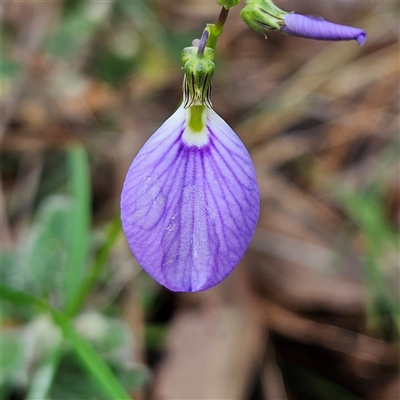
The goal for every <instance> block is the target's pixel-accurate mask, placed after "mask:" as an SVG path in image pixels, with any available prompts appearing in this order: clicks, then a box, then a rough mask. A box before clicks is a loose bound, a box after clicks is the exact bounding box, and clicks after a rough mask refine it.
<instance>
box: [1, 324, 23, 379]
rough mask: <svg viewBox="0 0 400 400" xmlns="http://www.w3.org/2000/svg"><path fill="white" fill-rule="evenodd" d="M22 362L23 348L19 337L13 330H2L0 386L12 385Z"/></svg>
mask: <svg viewBox="0 0 400 400" xmlns="http://www.w3.org/2000/svg"><path fill="white" fill-rule="evenodd" d="M23 362H24V360H23V348H22V344H21V341H20V337H19V335H17V334H16V333H15V332H14V331H13V330H4V329H3V330H2V332H1V340H0V370H1V375H0V384H1V385H4V384H5V383H12V381H13V380H14V379H13V378H14V377H15V375H16V374H17V373H18V371H20V370H21V367H22V365H23Z"/></svg>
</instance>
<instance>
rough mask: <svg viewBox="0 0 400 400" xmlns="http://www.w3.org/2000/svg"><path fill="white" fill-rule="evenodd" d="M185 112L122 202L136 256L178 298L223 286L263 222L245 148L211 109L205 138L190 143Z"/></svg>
mask: <svg viewBox="0 0 400 400" xmlns="http://www.w3.org/2000/svg"><path fill="white" fill-rule="evenodd" d="M186 112H187V111H186V110H185V109H183V107H180V108H179V109H178V110H177V111H176V112H175V113H174V114H173V115H172V117H171V118H170V119H168V120H167V121H166V122H165V123H164V124H163V125H162V126H161V127H160V128H159V129H158V130H157V132H156V133H155V134H154V135H153V136H152V137H151V138H150V139H149V140H148V141H147V142H146V144H145V145H144V146H143V148H142V149H141V150H140V151H139V153H138V155H137V156H136V158H135V159H134V160H133V162H132V165H131V167H130V169H129V171H128V174H127V177H126V180H125V184H124V187H123V191H122V197H121V219H122V225H123V229H124V231H125V235H126V237H127V240H128V243H129V245H130V247H131V249H132V252H133V253H134V255H135V256H136V258H137V260H138V262H139V264H140V265H141V266H142V267H143V268H144V269H145V270H146V271H147V272H148V273H149V274H150V275H151V276H152V277H153V278H154V279H156V280H157V281H158V282H159V283H161V284H162V285H164V286H166V287H167V288H169V289H171V290H174V291H198V290H205V289H208V288H210V287H212V286H214V285H216V284H217V283H219V282H220V281H222V280H223V279H224V278H225V277H226V276H227V275H228V274H229V273H230V272H231V271H232V270H233V268H234V267H235V266H236V265H237V263H238V262H239V261H240V259H241V258H242V257H243V255H244V253H245V251H246V249H247V247H248V245H249V242H250V240H251V237H252V236H253V233H254V230H255V227H256V224H257V219H258V215H259V200H260V199H259V190H258V185H257V180H256V175H255V170H254V166H253V164H252V161H251V158H250V156H249V154H248V152H247V150H246V148H245V147H244V145H243V143H242V142H241V141H240V139H239V138H238V136H237V135H236V134H235V133H234V132H233V131H232V129H231V128H230V127H229V126H228V125H227V124H226V122H225V121H223V120H222V119H221V118H220V117H219V116H218V115H217V114H216V113H215V112H214V111H213V110H210V109H207V111H206V112H207V129H205V132H204V135H203V139H201V140H200V141H199V140H198V139H196V140H195V141H193V143H196V144H193V143H190V140H188V136H187V131H185V127H186V123H185V118H186ZM189 135H190V134H189ZM194 135H200V134H199V133H195V134H194ZM201 135H202V134H201ZM198 137H199V136H198ZM198 137H197V138H198Z"/></svg>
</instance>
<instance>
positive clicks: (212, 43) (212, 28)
mask: <svg viewBox="0 0 400 400" xmlns="http://www.w3.org/2000/svg"><path fill="white" fill-rule="evenodd" d="M228 14H229V10H227V9H226V8H224V7H222V9H221V12H220V14H219V17H218V20H217V22H216V23H215V24H208V25H207V26H206V29H207V30H208V31H209V32H210V36H209V38H208V41H207V47H211V48H212V49H214V50H215V47H216V46H217V40H218V37H219V36H220V35H221V33H222V30H223V29H224V25H225V22H226V19H227V18H228Z"/></svg>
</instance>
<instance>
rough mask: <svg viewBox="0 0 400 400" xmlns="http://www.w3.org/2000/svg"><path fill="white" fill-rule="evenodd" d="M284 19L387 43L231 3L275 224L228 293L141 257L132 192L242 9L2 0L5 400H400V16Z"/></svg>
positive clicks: (242, 105) (238, 117) (0, 381)
mask: <svg viewBox="0 0 400 400" xmlns="http://www.w3.org/2000/svg"><path fill="white" fill-rule="evenodd" d="M277 5H278V6H280V7H281V8H283V9H285V10H288V11H290V10H296V12H298V13H302V14H314V15H321V16H323V17H324V18H326V19H328V20H331V21H334V22H338V23H343V24H348V25H354V26H357V27H359V28H363V29H365V30H366V31H367V33H368V38H367V42H366V44H365V45H364V46H363V47H358V45H357V43H356V42H355V41H353V42H340V43H330V42H319V41H312V40H307V39H301V38H295V37H289V36H285V35H281V34H278V33H271V34H270V35H269V36H268V40H265V39H264V38H263V37H262V36H261V35H259V34H257V33H255V32H253V31H251V30H250V28H248V27H247V26H246V25H245V24H244V22H243V21H242V20H241V19H240V17H239V11H240V9H241V8H242V6H243V5H240V6H239V7H236V8H234V9H232V10H231V12H230V15H229V17H228V21H227V23H226V25H225V30H224V33H223V35H222V36H221V37H220V39H219V43H218V46H217V59H216V73H215V76H214V79H213V97H212V100H213V105H214V109H215V110H216V111H217V112H218V113H219V114H220V115H221V116H222V117H223V118H224V119H225V120H226V121H227V122H228V123H229V124H230V125H231V126H232V128H233V129H234V130H235V131H236V132H237V133H238V135H239V136H240V137H241V139H242V140H243V142H244V143H245V144H246V146H247V147H248V149H249V151H250V153H251V155H252V158H253V160H254V163H255V166H256V170H257V175H258V181H259V185H260V191H261V214H260V220H259V224H258V228H257V231H256V233H255V236H254V239H253V241H252V243H251V245H250V248H249V250H248V252H247V254H246V256H245V257H244V259H243V260H242V262H241V263H240V264H239V266H238V267H237V268H236V269H235V271H234V272H233V273H232V275H231V276H229V277H228V279H226V280H225V281H224V282H223V283H221V284H220V285H218V286H217V287H215V288H213V289H211V290H208V291H206V292H202V293H193V294H177V293H172V292H170V291H168V290H167V289H165V288H163V287H161V286H159V285H158V284H157V283H156V282H154V281H153V280H152V279H151V278H150V277H149V276H148V275H147V274H146V273H144V272H143V271H142V270H141V268H140V266H139V265H138V264H137V262H136V261H135V259H134V257H133V256H132V254H131V253H130V251H129V249H128V246H127V243H126V241H125V238H124V236H123V234H122V232H121V228H120V223H119V196H120V191H121V186H122V183H123V180H124V177H125V174H126V171H127V169H128V167H129V165H130V163H131V161H132V159H133V157H134V156H135V154H136V153H137V152H138V151H139V149H140V147H141V146H142V145H143V143H144V142H145V141H146V140H147V139H148V138H149V136H150V135H151V134H152V133H153V132H154V131H155V130H156V129H157V128H158V127H159V126H160V125H161V124H162V122H163V121H164V120H165V119H166V118H167V117H169V116H170V115H171V114H172V113H173V112H174V110H175V109H176V107H177V105H178V103H179V102H180V100H181V96H182V90H181V85H182V71H181V69H180V67H181V66H180V52H181V50H182V48H183V47H186V46H189V45H190V44H191V42H192V40H193V39H195V38H198V37H199V36H200V35H201V32H202V30H203V28H204V26H205V24H206V23H208V22H215V21H216V19H217V17H218V14H219V9H220V7H219V6H218V5H217V4H216V3H215V2H213V1H211V0H209V1H184V0H170V1H162V0H160V1H151V2H150V1H149V2H147V1H101V2H100V1H81V0H67V1H62V0H60V1H56V2H44V1H43V2H36V1H24V2H19V1H8V2H3V3H2V16H1V39H2V60H1V88H2V90H1V107H2V118H1V135H2V146H1V210H0V211H1V284H2V288H1V289H2V290H1V298H2V306H1V313H2V314H1V341H0V352H1V356H2V357H1V359H2V360H1V361H2V365H1V377H0V395H1V398H3V399H4V400H20V399H31V400H34V399H36V400H43V399H65V400H67V399H68V400H70V399H121V398H125V397H126V394H127V393H129V394H130V395H131V396H134V397H135V398H136V399H144V398H148V399H233V400H236V399H245V400H261V399H266V400H286V399H288V400H294V399H299V400H303V399H304V400H309V399H310V400H331V399H332V400H338V399H343V400H356V399H368V400H369V399H370V400H376V399H379V400H395V399H398V398H400V393H399V386H400V379H399V369H398V360H399V352H398V333H399V225H400V194H399V69H400V68H399V5H398V3H397V2H395V1H387V2H364V1H355V0H348V1H345V0H343V1H335V2H332V1H318V2H307V1H294V0H289V1H280V2H277ZM124 396H125V397H124Z"/></svg>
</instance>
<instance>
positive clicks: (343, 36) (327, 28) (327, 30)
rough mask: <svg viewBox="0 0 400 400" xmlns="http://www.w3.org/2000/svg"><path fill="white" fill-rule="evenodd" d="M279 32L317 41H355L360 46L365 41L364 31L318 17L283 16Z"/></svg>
mask: <svg viewBox="0 0 400 400" xmlns="http://www.w3.org/2000/svg"><path fill="white" fill-rule="evenodd" d="M283 19H284V21H285V25H284V26H282V28H281V31H282V32H285V33H288V34H290V35H294V36H300V37H305V38H310V39H317V40H357V42H358V44H359V45H360V46H362V45H363V44H364V43H365V40H366V39H367V34H366V33H365V31H363V30H362V29H359V28H353V27H351V26H346V25H339V24H335V23H333V22H329V21H326V20H324V19H323V18H320V17H315V16H311V15H300V14H285V15H284V17H283Z"/></svg>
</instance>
